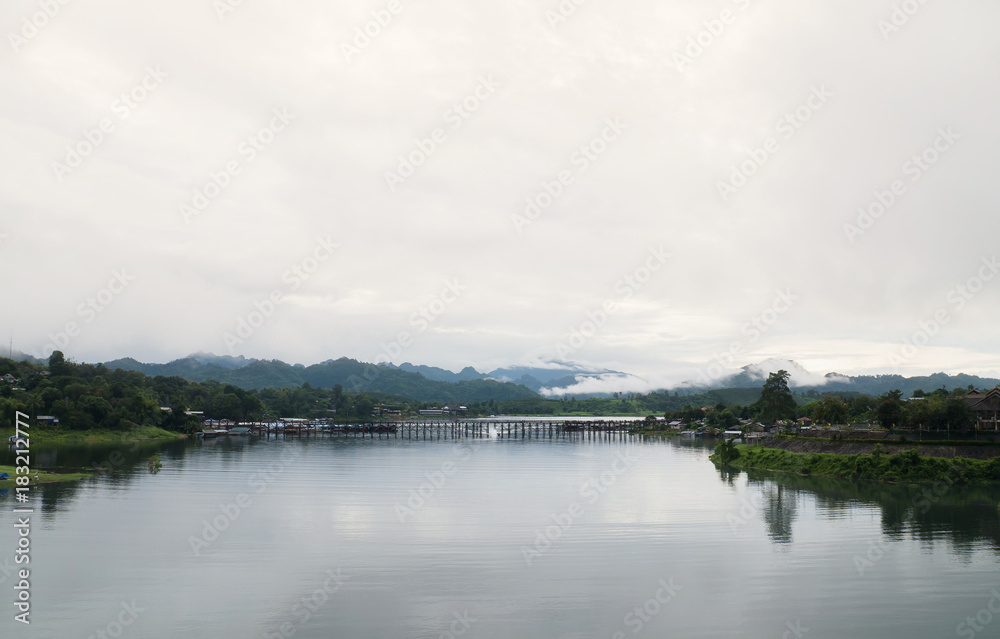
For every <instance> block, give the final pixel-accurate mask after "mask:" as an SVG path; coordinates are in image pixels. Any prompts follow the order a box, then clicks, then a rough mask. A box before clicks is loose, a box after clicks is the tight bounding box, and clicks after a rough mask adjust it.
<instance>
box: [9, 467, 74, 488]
mask: <svg viewBox="0 0 1000 639" xmlns="http://www.w3.org/2000/svg"><path fill="white" fill-rule="evenodd" d="M15 472H16V469H15V468H14V467H13V466H0V475H2V474H3V473H7V474H8V475H10V479H8V480H0V489H5V488H13V487H15V486H16V485H17V483H16V477H17V475H16V474H15ZM28 477H29V478H30V479H31V485H32V486H34V485H35V484H53V483H56V482H63V481H77V480H80V479H83V478H85V477H90V473H50V472H48V471H45V470H39V471H38V476H37V477H36V476H35V471H34V470H32V471H31V472H30V473H29V474H28Z"/></svg>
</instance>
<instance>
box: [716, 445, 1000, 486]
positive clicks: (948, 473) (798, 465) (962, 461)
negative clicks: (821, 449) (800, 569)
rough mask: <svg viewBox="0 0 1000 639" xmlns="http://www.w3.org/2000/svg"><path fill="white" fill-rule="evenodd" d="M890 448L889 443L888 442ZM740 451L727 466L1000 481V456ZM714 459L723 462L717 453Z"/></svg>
mask: <svg viewBox="0 0 1000 639" xmlns="http://www.w3.org/2000/svg"><path fill="white" fill-rule="evenodd" d="M886 448H888V447H886ZM736 450H737V451H738V452H739V456H738V457H737V458H736V459H733V460H731V461H730V462H729V464H728V467H730V468H733V469H738V470H747V469H758V470H770V471H777V472H785V473H794V474H796V475H801V476H815V477H832V478H834V479H854V480H858V479H861V480H870V481H881V482H887V483H906V484H929V483H937V482H947V483H956V484H992V483H998V482H1000V457H994V458H993V459H991V460H990V461H985V460H980V459H970V458H968V457H950V458H948V457H927V456H924V455H923V454H921V453H922V451H920V450H918V449H917V448H915V447H911V448H909V449H908V450H903V451H900V452H896V453H894V454H890V453H888V452H886V451H883V450H881V449H877V448H875V449H874V450H873V451H872V453H871V454H842V453H841V454H838V453H816V452H812V453H807V452H790V451H788V450H784V449H782V448H769V447H763V446H746V445H740V446H736ZM711 460H712V461H713V462H715V463H716V465H719V464H720V461H721V460H720V459H719V457H718V454H713V455H712V457H711Z"/></svg>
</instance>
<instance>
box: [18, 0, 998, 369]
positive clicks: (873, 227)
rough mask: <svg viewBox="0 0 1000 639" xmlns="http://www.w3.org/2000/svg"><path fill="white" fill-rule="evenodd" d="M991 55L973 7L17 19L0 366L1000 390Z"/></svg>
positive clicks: (35, 1) (142, 10)
mask: <svg viewBox="0 0 1000 639" xmlns="http://www.w3.org/2000/svg"><path fill="white" fill-rule="evenodd" d="M998 22H1000V5H998V4H997V3H995V2H989V1H987V0H957V1H955V2H949V3H943V2H927V3H919V2H917V1H916V0H908V1H907V2H899V1H898V0H894V1H889V0H875V1H873V0H844V1H842V2H837V3H829V2H818V1H814V0H806V1H797V2H778V1H777V0H719V1H710V2H705V1H704V0H701V1H694V0H691V1H686V0H685V1H678V0H671V1H655V2H654V1H652V0H649V1H647V0H626V1H624V2H614V3H612V2H601V1H598V0H586V1H582V2H581V1H580V0H577V2H573V1H570V0H563V1H562V2H559V1H558V0H538V1H535V2H521V1H518V0H512V1H510V2H504V3H493V2H491V3H485V2H454V1H453V2H431V1H426V0H416V1H407V0H374V1H366V2H353V3H347V2H316V1H311V0H302V1H298V2H295V3H293V4H288V3H278V2H274V1H273V0H270V1H269V0H242V1H240V0H217V1H213V0H198V1H193V0H177V1H175V2H171V3H152V2H111V1H104V0H61V1H60V0H45V1H39V0H32V1H23V0H11V1H9V2H6V3H5V4H4V7H3V9H2V10H0V34H2V35H4V38H3V42H0V87H2V92H3V98H2V99H0V140H2V149H3V152H2V153H0V264H3V265H4V271H5V277H4V278H3V285H2V290H3V299H4V313H3V319H4V320H6V321H0V334H2V332H7V331H3V330H2V329H5V328H6V329H8V330H9V331H10V332H11V333H12V338H13V346H14V349H15V350H21V351H23V352H26V353H31V354H36V355H42V356H47V354H48V353H49V352H51V350H53V349H54V348H56V347H58V348H59V349H60V350H62V351H63V352H64V353H66V355H67V356H68V357H69V358H71V359H73V360H76V361H85V362H96V361H107V360H111V359H115V358H118V357H127V356H128V357H135V358H136V359H139V360H140V361H147V362H166V361H170V360H172V359H176V358H179V357H184V356H186V355H188V354H190V353H193V352H199V351H206V352H214V353H218V354H224V355H245V356H247V357H254V358H267V359H281V360H284V361H289V362H300V363H304V364H312V363H315V362H320V361H324V360H327V359H330V358H338V357H342V356H346V357H352V358H355V359H359V360H362V361H368V362H379V361H391V362H394V363H396V364H399V363H402V362H413V363H418V364H427V365H433V366H441V367H445V368H449V369H452V370H459V369H461V368H463V367H465V366H474V367H476V368H477V369H478V370H480V371H488V370H492V369H493V368H496V367H500V366H507V365H519V364H521V365H523V364H534V365H542V366H545V365H547V364H546V362H552V361H569V362H575V363H578V364H580V365H581V366H584V367H593V368H598V369H605V368H606V369H612V370H618V371H624V372H628V373H631V374H633V375H634V376H636V377H635V378H634V379H635V380H642V381H641V383H640V382H639V381H636V382H635V383H636V384H639V385H645V386H647V387H655V386H669V385H671V384H675V383H678V382H680V381H682V380H685V379H692V378H696V377H699V376H701V377H709V378H714V377H719V376H722V375H724V374H730V373H732V372H734V371H736V370H737V369H739V368H740V367H741V366H744V365H747V364H755V363H759V362H761V361H764V360H768V359H773V358H777V359H791V360H795V361H796V362H799V363H800V364H801V365H802V366H803V367H804V368H805V369H807V370H809V371H812V372H815V373H817V374H823V373H827V372H831V371H836V372H839V373H844V374H862V373H900V374H904V375H919V374H928V373H932V372H937V371H945V372H951V373H957V372H966V373H978V374H983V375H992V376H1000V331H997V330H996V326H997V322H996V318H997V317H998V316H1000V277H997V276H998V275H1000V262H998V261H997V257H998V255H1000V247H998V244H997V241H996V238H997V237H1000V220H998V217H997V205H996V203H997V199H998V197H997V186H996V184H997V180H996V167H997V164H996V149H997V147H998V142H1000V120H998V118H997V117H996V114H997V112H998V106H1000V66H998V65H997V64H996V62H997V60H998V59H1000V40H998V39H997V38H996V37H995V28H994V25H995V24H997V23H998ZM4 337H8V336H6V335H4Z"/></svg>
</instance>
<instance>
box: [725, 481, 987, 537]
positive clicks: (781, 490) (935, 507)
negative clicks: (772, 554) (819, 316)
mask: <svg viewBox="0 0 1000 639" xmlns="http://www.w3.org/2000/svg"><path fill="white" fill-rule="evenodd" d="M748 478H749V480H750V483H751V485H757V486H758V487H759V489H760V491H761V495H762V496H763V498H764V499H763V506H762V508H761V511H762V513H761V514H762V516H763V518H764V522H765V523H766V524H767V528H768V535H769V536H770V537H771V538H772V539H773V540H774V541H775V542H778V543H786V542H789V541H791V522H792V520H793V519H794V517H795V511H796V506H797V498H798V496H799V494H800V493H801V494H802V495H806V494H808V495H811V496H812V497H813V499H815V501H816V511H817V515H818V516H820V517H823V516H826V517H829V518H831V519H834V518H839V517H841V516H843V515H844V514H846V513H847V512H849V511H851V510H854V509H857V508H858V507H859V506H877V507H878V508H879V510H880V512H881V519H882V532H883V534H884V535H885V536H886V537H887V538H889V539H901V538H903V537H905V536H907V535H908V536H910V537H911V538H912V539H915V540H918V541H921V542H925V543H926V544H928V545H932V544H934V543H935V542H937V541H940V540H947V541H948V542H949V543H950V544H951V546H952V552H953V553H954V554H957V555H962V556H966V555H968V554H969V553H971V552H973V551H974V550H975V549H976V548H977V547H981V546H982V544H983V542H987V543H989V545H990V546H991V547H992V548H993V549H994V550H995V551H996V552H997V553H998V554H1000V506H998V503H1000V486H959V485H950V484H948V483H945V482H942V483H939V484H936V485H926V486H916V485H893V484H883V483H879V482H869V481H859V482H853V481H847V480H839V479H829V478H823V477H800V476H797V475H791V474H786V473H769V472H767V471H759V470H751V471H749V472H748ZM724 479H727V478H724Z"/></svg>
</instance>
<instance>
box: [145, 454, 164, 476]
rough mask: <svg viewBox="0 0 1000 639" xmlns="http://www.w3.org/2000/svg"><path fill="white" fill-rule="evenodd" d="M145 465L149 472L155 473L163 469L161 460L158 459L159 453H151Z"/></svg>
mask: <svg viewBox="0 0 1000 639" xmlns="http://www.w3.org/2000/svg"><path fill="white" fill-rule="evenodd" d="M146 466H147V467H148V468H149V472H150V474H153V475H155V474H156V473H158V472H160V470H162V469H163V462H162V461H160V457H159V455H151V456H150V458H149V461H147V462H146Z"/></svg>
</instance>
